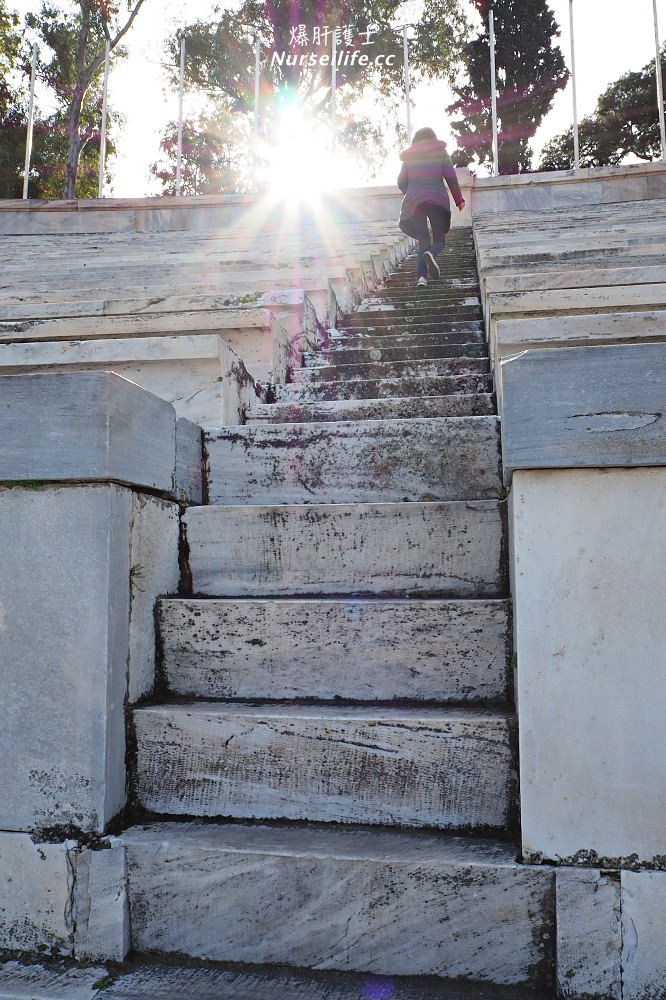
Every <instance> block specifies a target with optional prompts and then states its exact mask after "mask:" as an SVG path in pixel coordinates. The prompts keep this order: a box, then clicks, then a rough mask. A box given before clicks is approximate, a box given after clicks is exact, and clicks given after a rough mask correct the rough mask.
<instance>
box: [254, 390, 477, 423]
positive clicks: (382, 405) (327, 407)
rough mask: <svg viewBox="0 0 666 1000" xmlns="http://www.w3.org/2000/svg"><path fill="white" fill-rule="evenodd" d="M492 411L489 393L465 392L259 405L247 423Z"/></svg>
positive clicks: (438, 415)
mask: <svg viewBox="0 0 666 1000" xmlns="http://www.w3.org/2000/svg"><path fill="white" fill-rule="evenodd" d="M493 413H494V402H493V397H492V396H491V395H490V394H489V393H466V394H454V395H451V396H422V397H412V398H410V399H379V400H374V399H367V400H365V399H364V400H347V401H340V402H336V403H328V404H327V403H309V404H308V403H293V404H291V405H286V404H284V403H283V404H280V403H271V404H266V405H262V404H259V405H257V406H255V407H254V408H253V409H252V410H251V411H250V415H249V417H248V424H250V425H265V424H271V423H273V424H280V423H287V424H294V423H314V422H322V421H338V420H389V419H392V418H395V419H410V418H413V417H483V416H490V415H491V414H493Z"/></svg>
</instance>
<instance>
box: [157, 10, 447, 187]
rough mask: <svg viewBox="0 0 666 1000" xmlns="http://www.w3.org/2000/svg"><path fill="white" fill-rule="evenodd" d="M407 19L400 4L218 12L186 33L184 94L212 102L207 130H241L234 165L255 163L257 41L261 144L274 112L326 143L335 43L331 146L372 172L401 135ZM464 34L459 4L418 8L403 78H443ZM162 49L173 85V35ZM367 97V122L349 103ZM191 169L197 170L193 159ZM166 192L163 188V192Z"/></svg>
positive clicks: (268, 137) (176, 53)
mask: <svg viewBox="0 0 666 1000" xmlns="http://www.w3.org/2000/svg"><path fill="white" fill-rule="evenodd" d="M406 12H408V5H407V4H406V0H330V2H327V3H326V4H322V3H321V2H320V0H302V2H300V3H299V4H294V3H293V2H291V0H274V2H272V3H263V2H258V0H243V2H242V3H241V4H240V6H239V7H237V8H236V9H233V10H229V9H226V10H222V11H218V13H217V15H216V18H215V19H214V20H213V21H196V22H194V23H193V24H191V25H189V26H188V27H187V29H185V32H184V34H185V39H186V81H187V86H188V88H190V89H191V90H192V91H197V90H198V91H199V92H201V91H202V90H203V91H207V92H211V91H212V92H214V93H215V98H214V102H213V103H212V106H211V109H210V115H209V124H213V119H214V118H215V116H216V115H217V116H218V117H219V119H220V124H221V125H224V123H225V122H228V121H229V119H230V117H233V118H234V119H235V121H236V123H237V124H240V127H239V128H237V129H236V133H235V135H234V136H233V137H231V139H230V141H231V142H232V144H233V145H234V146H235V149H236V152H235V157H236V158H239V157H240V158H241V159H243V158H244V157H247V156H248V155H249V154H250V153H251V155H252V157H253V158H254V161H255V162H257V156H258V155H259V157H260V156H261V142H260V141H258V137H257V136H256V135H255V134H253V132H252V128H251V121H252V116H253V111H254V100H255V93H254V77H255V46H256V42H257V39H258V41H259V44H260V51H261V62H262V70H261V92H260V118H261V134H262V137H263V140H264V142H265V144H270V142H271V141H272V140H274V138H275V134H276V129H277V128H278V125H279V119H280V114H281V110H282V109H284V108H285V107H289V106H290V105H294V104H297V105H298V107H299V109H300V112H301V113H302V115H303V116H304V117H305V118H306V120H307V121H308V122H309V123H310V126H311V130H312V141H313V142H327V141H328V138H327V132H326V130H327V129H328V121H329V119H328V115H329V111H330V108H331V97H332V81H331V66H330V56H331V51H332V41H333V36H334V34H335V36H336V45H337V54H338V63H337V70H336V93H335V99H336V112H337V114H338V116H339V129H338V142H339V144H340V146H341V147H344V148H346V149H347V150H348V151H349V152H350V153H351V154H352V156H354V157H355V158H356V159H357V160H359V161H361V162H362V163H363V164H365V165H366V166H367V167H369V168H372V166H373V165H376V164H378V163H379V162H381V160H382V158H383V157H384V156H385V155H386V142H387V140H389V139H391V138H393V137H394V136H395V135H396V134H398V135H399V134H400V124H399V120H398V117H397V114H396V112H397V110H398V108H399V107H401V99H402V87H403V79H404V66H403V44H402V34H401V32H400V31H399V30H396V25H397V24H399V22H400V19H401V16H402V15H403V14H405V16H406ZM465 25H466V22H465V19H464V17H463V16H462V13H461V8H460V0H426V3H425V8H424V14H423V17H422V19H421V21H420V22H419V24H418V25H416V26H415V27H414V29H412V35H413V37H412V39H411V42H410V57H411V65H412V73H413V74H415V75H416V74H421V75H431V76H440V77H441V76H445V75H447V74H448V75H451V74H452V73H453V71H454V66H455V63H456V59H457V56H458V55H459V53H460V49H461V45H462V39H463V34H464V30H465ZM168 49H169V56H170V60H171V63H172V66H173V74H172V81H173V83H174V84H175V82H176V76H177V67H178V64H179V61H180V35H175V36H174V37H173V38H172V39H171V40H170V42H169V46H168ZM354 52H356V55H354ZM370 89H371V90H372V93H373V94H374V95H375V97H376V98H377V97H378V98H379V100H380V101H381V102H382V111H381V112H380V113H379V114H378V115H377V116H376V118H374V117H373V115H372V113H370V114H369V113H368V111H367V107H366V108H365V109H363V108H361V107H359V103H358V102H359V100H360V99H361V98H362V97H363V95H364V94H365V93H367V92H368V91H369V90H370ZM243 123H244V127H243ZM194 124H195V123H194V122H192V123H188V126H193V125H194ZM402 138H403V139H404V136H403V137H402ZM165 144H166V145H167V146H168V144H169V136H168V134H167V135H165V137H164V140H163V148H164V145H165ZM200 165H201V166H202V167H205V164H203V162H202V161H201V158H200ZM227 179H229V176H228V175H227ZM170 184H171V180H170V178H167V179H166V181H165V190H169V189H170Z"/></svg>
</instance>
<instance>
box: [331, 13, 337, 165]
mask: <svg viewBox="0 0 666 1000" xmlns="http://www.w3.org/2000/svg"><path fill="white" fill-rule="evenodd" d="M337 51H338V47H337V45H336V42H335V32H333V43H332V45H331V53H332V55H331V153H335V142H336V139H337V123H336V120H335V89H336V87H337V79H338V74H337V66H336V65H335V60H336V56H337Z"/></svg>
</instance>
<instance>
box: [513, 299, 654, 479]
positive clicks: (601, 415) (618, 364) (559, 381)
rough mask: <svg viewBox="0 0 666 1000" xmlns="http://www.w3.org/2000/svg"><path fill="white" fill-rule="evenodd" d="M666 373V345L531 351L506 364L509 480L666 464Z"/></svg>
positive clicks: (627, 345) (630, 345) (628, 345)
mask: <svg viewBox="0 0 666 1000" xmlns="http://www.w3.org/2000/svg"><path fill="white" fill-rule="evenodd" d="M664 315H665V317H666V313H665V314H664ZM665 368H666V344H625V345H622V346H614V347H576V348H573V347H572V348H564V349H553V350H548V351H528V352H526V353H525V354H522V355H519V356H518V357H515V358H512V359H509V360H506V361H505V362H503V364H502V365H501V380H502V394H501V396H502V454H503V461H504V470H505V473H506V474H510V473H511V472H512V471H513V470H514V469H529V468H541V469H543V468H573V467H577V468H580V467H608V466H621V467H627V466H650V465H666V419H665V418H664V413H666V382H665V381H664V377H663V372H664V369H665ZM537 385H538V386H539V391H538V392H535V388H534V387H535V386H537Z"/></svg>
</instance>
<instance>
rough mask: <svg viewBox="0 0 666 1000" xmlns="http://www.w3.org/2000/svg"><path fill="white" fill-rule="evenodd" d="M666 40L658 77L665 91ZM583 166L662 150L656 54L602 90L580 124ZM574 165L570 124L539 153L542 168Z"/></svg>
mask: <svg viewBox="0 0 666 1000" xmlns="http://www.w3.org/2000/svg"><path fill="white" fill-rule="evenodd" d="M665 58H666V45H665V46H664V48H663V49H662V67H661V72H662V82H663V86H664V90H665V91H666V67H665V66H664V59H665ZM578 145H579V155H580V165H581V166H582V167H603V166H613V165H615V164H618V163H622V161H623V160H625V159H626V158H627V157H636V158H637V159H639V160H654V159H659V157H660V156H661V135H660V131H659V112H658V103H657V79H656V71H655V60H654V59H653V60H652V62H650V63H648V64H647V66H644V67H643V68H642V69H640V70H636V71H634V72H630V73H624V74H623V75H622V76H621V77H620V78H619V79H618V80H616V81H615V82H614V83H611V84H610V86H609V87H607V88H606V90H604V92H603V93H602V94H601V96H600V97H599V99H598V101H597V106H596V108H595V111H594V114H592V115H588V116H587V117H585V118H583V119H582V120H581V121H580V123H579V126H578ZM573 165H574V143H573V128H570V129H567V131H566V132H563V133H561V134H560V135H556V136H554V138H553V139H551V140H550V142H549V143H548V144H547V145H546V146H545V147H544V149H543V152H542V154H541V163H540V165H539V169H540V170H568V169H570V168H571V167H573Z"/></svg>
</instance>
